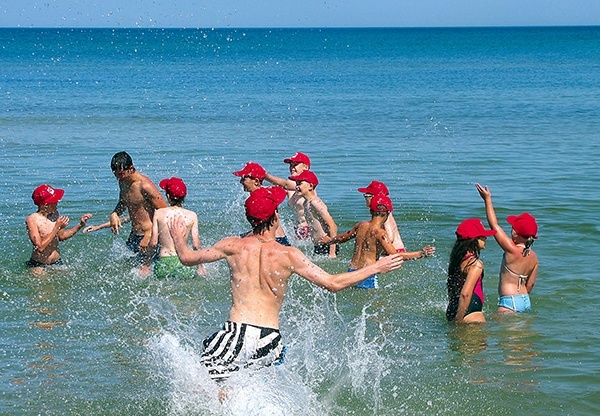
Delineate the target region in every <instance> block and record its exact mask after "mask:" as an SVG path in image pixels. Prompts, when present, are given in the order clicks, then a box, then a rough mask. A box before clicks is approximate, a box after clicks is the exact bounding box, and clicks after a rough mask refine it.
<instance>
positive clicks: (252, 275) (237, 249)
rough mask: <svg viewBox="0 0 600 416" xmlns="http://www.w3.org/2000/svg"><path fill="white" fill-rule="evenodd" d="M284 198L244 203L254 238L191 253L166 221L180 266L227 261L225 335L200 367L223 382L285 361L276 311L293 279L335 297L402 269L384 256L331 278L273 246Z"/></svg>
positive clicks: (297, 254)
mask: <svg viewBox="0 0 600 416" xmlns="http://www.w3.org/2000/svg"><path fill="white" fill-rule="evenodd" d="M285 197H286V192H285V190H284V189H282V188H280V187H274V188H272V189H271V191H262V192H254V193H252V194H250V196H249V197H248V199H247V200H246V203H245V208H246V218H247V219H248V221H249V222H250V225H251V226H252V233H251V234H248V235H246V236H245V237H228V238H224V239H222V240H221V241H219V242H217V243H216V244H215V245H214V246H212V247H209V248H206V249H202V250H196V251H194V250H191V249H190V248H189V247H188V246H187V244H186V239H185V232H186V231H185V224H184V222H183V220H182V219H181V217H174V218H173V219H172V220H170V221H169V231H170V232H171V236H172V237H173V241H174V244H175V249H176V250H177V255H178V256H179V259H180V260H181V262H182V263H183V264H185V265H188V266H192V265H196V264H199V263H208V262H214V261H217V260H221V259H225V260H227V264H228V265H229V269H230V279H231V292H232V298H233V299H232V306H231V309H230V311H229V319H228V321H227V322H226V323H225V325H224V326H223V329H222V330H221V331H219V332H216V333H215V334H213V335H212V336H210V337H208V338H207V339H206V340H205V341H204V347H205V350H204V352H203V354H202V358H201V360H202V362H203V363H204V365H206V367H208V370H209V373H210V375H211V377H212V378H213V379H215V380H223V379H225V378H227V377H228V376H230V375H231V373H232V372H235V371H237V370H239V369H241V368H246V367H250V366H257V367H261V366H269V365H272V364H276V363H280V362H281V361H282V359H283V356H282V354H283V344H282V340H281V335H280V333H279V311H280V310H281V306H282V303H283V299H284V296H285V292H286V289H287V286H288V279H289V278H290V276H291V275H292V274H293V273H296V274H298V275H300V276H302V277H303V278H305V279H306V280H308V281H310V282H312V283H314V284H316V285H318V286H320V287H323V288H325V289H327V290H329V291H331V292H337V291H339V290H342V289H344V288H347V287H350V286H352V285H353V284H355V283H357V282H359V281H361V280H362V279H365V278H367V277H368V276H370V275H372V274H374V273H387V272H389V271H392V270H396V269H398V268H399V267H400V266H401V265H402V260H401V259H400V256H398V255H396V256H388V257H385V258H383V259H381V260H379V261H378V262H376V263H374V264H371V265H369V266H367V267H365V268H363V269H360V270H357V271H355V272H348V273H341V274H337V275H331V274H329V273H327V272H326V271H324V270H322V269H321V268H319V267H318V266H316V265H315V264H313V263H312V262H311V261H310V260H309V259H308V258H307V257H306V256H305V255H304V254H303V253H302V252H301V251H300V250H298V249H297V248H295V247H286V246H282V245H281V244H279V243H277V242H276V241H275V230H276V228H277V226H278V225H279V214H278V213H277V207H278V205H279V204H280V203H281V202H282V201H283V200H284V199H285Z"/></svg>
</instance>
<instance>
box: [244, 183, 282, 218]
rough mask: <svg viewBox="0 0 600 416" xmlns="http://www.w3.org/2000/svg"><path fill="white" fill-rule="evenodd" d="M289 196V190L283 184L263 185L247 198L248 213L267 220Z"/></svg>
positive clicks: (249, 215) (250, 215)
mask: <svg viewBox="0 0 600 416" xmlns="http://www.w3.org/2000/svg"><path fill="white" fill-rule="evenodd" d="M286 196H287V191H286V190H285V189H283V188H282V187H281V186H270V187H267V186H263V187H262V188H258V189H257V190H255V191H253V192H251V193H250V196H249V197H248V199H246V202H245V204H244V205H245V207H246V215H247V216H248V217H252V218H256V219H257V220H260V221H266V220H268V219H269V218H271V217H272V216H273V214H275V211H276V210H277V207H278V206H279V204H281V203H282V202H283V200H284V199H285V197H286Z"/></svg>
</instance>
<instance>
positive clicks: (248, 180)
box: [233, 162, 290, 246]
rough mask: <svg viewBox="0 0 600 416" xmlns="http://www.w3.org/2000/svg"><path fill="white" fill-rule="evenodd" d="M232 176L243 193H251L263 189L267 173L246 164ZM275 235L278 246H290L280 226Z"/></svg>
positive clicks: (251, 163)
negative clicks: (240, 186) (242, 188)
mask: <svg viewBox="0 0 600 416" xmlns="http://www.w3.org/2000/svg"><path fill="white" fill-rule="evenodd" d="M233 174H234V175H235V176H238V177H239V178H240V183H241V184H242V186H243V187H244V191H246V192H249V193H252V192H254V191H256V190H257V189H261V188H263V180H264V179H265V177H266V176H267V171H265V169H264V168H263V167H262V166H261V165H259V164H258V163H255V162H248V163H246V165H245V166H244V168H243V169H242V170H238V171H236V172H233ZM275 235H276V239H277V242H278V243H279V244H283V245H284V246H289V245H290V242H289V241H288V238H287V236H286V235H285V231H283V228H282V227H281V225H280V226H279V227H277V230H276V231H275Z"/></svg>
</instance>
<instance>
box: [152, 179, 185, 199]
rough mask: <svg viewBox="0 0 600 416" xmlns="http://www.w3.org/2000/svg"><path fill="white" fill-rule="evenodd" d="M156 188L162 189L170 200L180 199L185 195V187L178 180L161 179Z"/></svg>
mask: <svg viewBox="0 0 600 416" xmlns="http://www.w3.org/2000/svg"><path fill="white" fill-rule="evenodd" d="M158 186H160V187H161V189H164V190H165V191H166V192H167V194H168V195H169V196H170V197H171V198H175V199H181V198H183V197H185V196H186V195H187V186H185V183H183V180H182V179H180V178H175V177H173V178H169V179H163V180H162V181H160V183H159V184H158Z"/></svg>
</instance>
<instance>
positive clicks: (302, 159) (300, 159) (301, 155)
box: [283, 152, 310, 168]
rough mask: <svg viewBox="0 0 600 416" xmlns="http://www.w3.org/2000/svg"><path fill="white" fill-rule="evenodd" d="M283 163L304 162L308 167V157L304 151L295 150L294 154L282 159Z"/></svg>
mask: <svg viewBox="0 0 600 416" xmlns="http://www.w3.org/2000/svg"><path fill="white" fill-rule="evenodd" d="M283 163H304V164H305V165H306V166H308V167H309V168H310V158H309V157H308V156H306V155H305V154H304V153H300V152H296V153H294V156H292V157H288V158H287V159H283Z"/></svg>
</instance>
